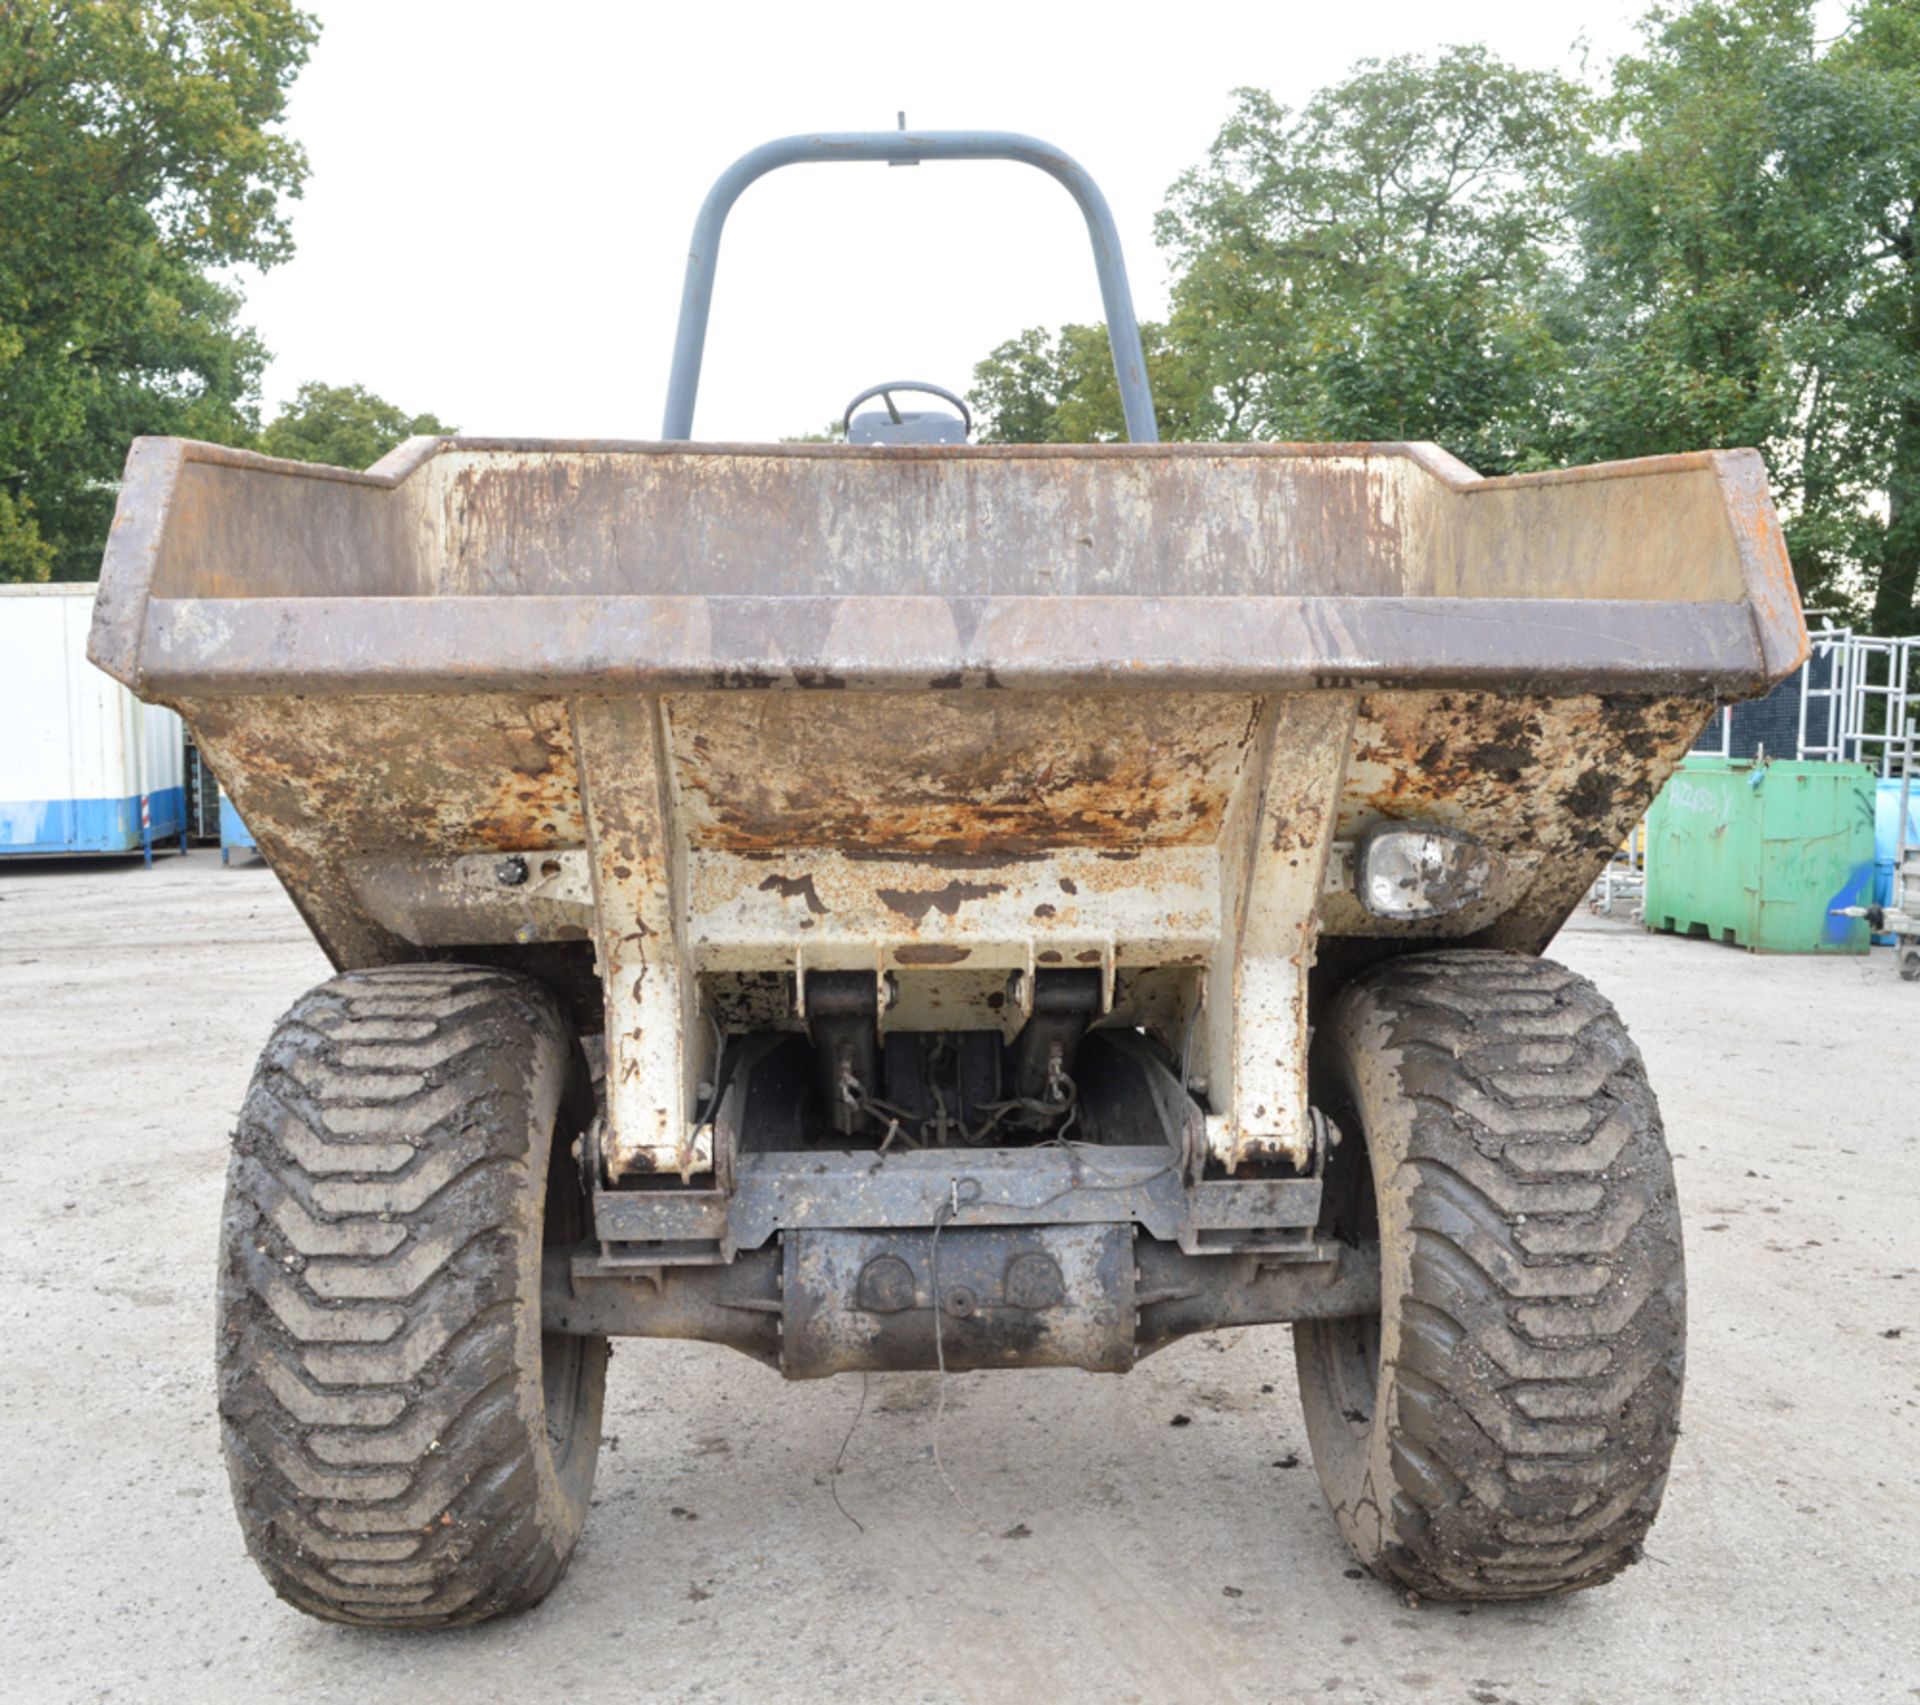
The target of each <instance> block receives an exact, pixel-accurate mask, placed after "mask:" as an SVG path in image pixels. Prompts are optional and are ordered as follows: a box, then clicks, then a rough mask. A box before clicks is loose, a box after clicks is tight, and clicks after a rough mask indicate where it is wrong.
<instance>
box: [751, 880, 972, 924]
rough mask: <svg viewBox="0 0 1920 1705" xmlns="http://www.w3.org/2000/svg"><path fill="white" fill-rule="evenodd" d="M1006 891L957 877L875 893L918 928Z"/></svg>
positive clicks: (890, 907)
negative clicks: (933, 916) (938, 884)
mask: <svg viewBox="0 0 1920 1705" xmlns="http://www.w3.org/2000/svg"><path fill="white" fill-rule="evenodd" d="M762 886H763V887H764V886H765V884H764V883H763V884H762ZM1006 891H1007V888H1006V884H1005V883H1004V882H962V881H960V880H959V879H958V878H957V877H956V878H955V879H954V880H953V881H952V882H949V883H948V884H947V885H946V887H944V888H913V889H909V888H877V889H875V890H874V892H875V893H876V894H877V895H878V896H879V898H880V903H881V904H882V905H884V906H885V907H886V908H887V910H888V911H891V912H898V913H899V914H900V915H901V916H902V917H903V918H911V919H912V920H913V921H914V922H915V923H917V924H922V923H925V922H926V921H927V914H928V913H929V912H939V913H941V914H943V915H944V916H946V917H949V918H950V917H953V916H954V915H955V914H956V913H958V911H959V910H960V908H961V907H962V906H963V905H965V904H966V903H967V901H969V900H985V899H987V898H989V897H990V896H991V895H994V894H1004V893H1005V892H1006Z"/></svg>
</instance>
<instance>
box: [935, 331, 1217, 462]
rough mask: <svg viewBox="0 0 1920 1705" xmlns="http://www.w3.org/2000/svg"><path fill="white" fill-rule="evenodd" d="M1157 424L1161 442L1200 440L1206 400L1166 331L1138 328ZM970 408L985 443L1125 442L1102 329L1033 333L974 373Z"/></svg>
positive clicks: (1186, 355)
mask: <svg viewBox="0 0 1920 1705" xmlns="http://www.w3.org/2000/svg"><path fill="white" fill-rule="evenodd" d="M1140 344H1141V348H1142V351H1143V352H1144V354H1145V357H1146V363H1147V382H1148V384H1149V386H1150V387H1151V388H1152V391H1153V411H1154V417H1155V421H1156V423H1157V425H1158V427H1159V430H1160V436H1161V437H1162V438H1163V439H1180V438H1204V437H1207V436H1209V433H1208V432H1207V431H1206V423H1207V422H1209V421H1210V419H1211V416H1212V408H1211V399H1210V398H1208V397H1207V396H1206V394H1205V389H1204V380H1203V378H1202V376H1201V374H1200V370H1199V369H1198V368H1197V367H1196V365H1195V363H1194V361H1193V359H1192V355H1191V352H1189V351H1187V350H1185V349H1183V348H1181V347H1179V346H1178V345H1177V344H1176V342H1175V341H1174V339H1173V338H1172V336H1171V335H1170V334H1169V332H1168V328H1167V327H1165V326H1162V325H1156V324H1153V323H1152V322H1148V323H1145V324H1143V325H1142V326H1141V327H1140ZM973 381H974V382H973V389H972V390H971V391H969V392H968V393H967V401H968V403H969V404H970V405H971V406H972V408H973V411H974V414H975V415H976V417H977V418H978V419H979V422H980V432H979V437H980V440H981V442H982V443H987V444H1102V443H1115V442H1122V441H1124V440H1125V438H1126V436H1127V426H1126V414H1125V411H1124V410H1123V409H1122V408H1121V406H1120V382H1119V379H1118V378H1117V377H1116V376H1115V374H1114V371H1113V351H1112V348H1111V346H1110V345H1109V344H1108V342H1107V328H1106V327H1105V326H1075V325H1070V326H1062V327H1061V328H1060V330H1059V331H1058V332H1057V333H1055V334H1051V335H1049V334H1048V333H1047V332H1046V331H1045V330H1044V329H1043V328H1041V327H1034V328H1032V329H1031V330H1028V331H1024V332H1022V333H1021V334H1020V335H1019V336H1018V337H1017V338H1012V339H1010V340H1009V341H1008V342H1006V343H1003V344H1001V345H1000V347H999V348H998V349H996V350H994V351H993V353H992V354H991V355H989V356H988V357H987V358H986V360H984V361H982V362H980V363H979V364H978V365H977V366H976V367H975V368H974V370H973Z"/></svg>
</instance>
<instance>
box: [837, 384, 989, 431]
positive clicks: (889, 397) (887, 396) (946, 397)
mask: <svg viewBox="0 0 1920 1705" xmlns="http://www.w3.org/2000/svg"><path fill="white" fill-rule="evenodd" d="M895 391H913V392H916V393H918V394H919V395H921V396H928V397H938V398H939V399H940V400H941V401H942V402H943V403H951V404H952V405H953V406H954V407H955V408H957V409H958V410H959V411H960V425H961V429H962V430H963V431H964V432H965V433H966V434H967V435H968V436H969V437H970V436H972V433H973V413H972V411H971V410H970V409H968V407H967V405H966V404H965V403H964V402H962V401H961V400H960V399H959V398H958V397H956V396H955V395H954V394H953V393H952V392H951V391H949V390H948V389H947V388H946V387H945V386H944V385H929V384H927V383H925V382H924V381H923V380H919V379H892V380H889V381H888V382H887V383H886V384H884V385H869V386H868V387H867V388H866V389H865V390H864V391H862V392H861V393H860V394H859V396H857V397H855V398H854V399H853V401H852V402H850V403H848V404H847V407H846V412H845V413H843V414H842V415H841V417H840V430H841V431H842V432H850V431H852V430H853V411H854V410H855V409H857V408H858V407H859V406H860V405H861V404H862V403H864V402H866V401H867V400H868V399H869V398H870V397H879V398H880V399H881V400H882V401H883V402H885V404H886V405H887V418H888V419H889V420H890V421H892V423H893V424H894V425H895V426H904V425H905V424H906V421H907V417H906V416H905V415H904V414H902V413H901V412H900V409H899V407H898V405H897V404H896V403H895V402H894V400H893V393H894V392H895Z"/></svg>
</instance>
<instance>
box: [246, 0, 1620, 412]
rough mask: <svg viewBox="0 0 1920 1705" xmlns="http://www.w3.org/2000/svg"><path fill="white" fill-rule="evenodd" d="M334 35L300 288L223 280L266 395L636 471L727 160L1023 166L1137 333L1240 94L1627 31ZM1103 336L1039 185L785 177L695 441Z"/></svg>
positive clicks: (321, 94) (1533, 59) (381, 28)
mask: <svg viewBox="0 0 1920 1705" xmlns="http://www.w3.org/2000/svg"><path fill="white" fill-rule="evenodd" d="M306 4H307V6H308V9H309V10H311V11H313V12H315V13H316V14H317V15H318V16H319V18H320V20H321V23H322V26H323V33H322V35H321V38H320V42H319V45H318V47H317V48H316V49H315V51H314V54H313V58H312V61H311V62H310V63H309V65H308V66H307V69H306V70H305V71H304V72H303V73H302V75H301V77H300V80H299V81H298V83H296V84H295V86H294V89H293V95H292V101H291V105H290V109H289V116H288V129H289V130H290V131H291V133H292V134H293V135H294V136H296V137H298V138H299V140H300V141H301V142H303V143H304V144H305V145H306V148H307V151H308V154H309V156H310V159H311V162H312V176H311V177H310V178H309V180H308V183H307V188H306V194H305V197H304V199H302V200H301V201H299V202H298V203H295V204H294V214H293V230H294V236H295V239H296V242H297V245H298V247H297V253H296V256H295V258H294V259H293V260H292V261H291V262H289V263H288V264H287V265H285V266H282V267H279V268H277V269H275V270H274V271H273V272H271V273H269V274H268V275H266V276H265V277H253V276H250V277H247V278H246V279H244V280H243V283H244V286H245V288H246V291H247V296H248V303H249V307H248V317H249V318H250V319H251V321H252V322H253V324H254V325H255V326H256V327H257V328H258V329H259V331H260V333H261V335H262V336H263V337H264V339H265V341H266V344H267V347H268V348H269V349H271V350H272V351H273V352H274V355H275V360H274V363H273V365H272V367H271V368H270V369H269V371H268V374H267V382H266V390H267V401H268V404H269V407H270V408H271V407H272V406H274V405H277V404H278V403H280V402H282V401H284V400H285V399H286V398H287V397H289V396H291V395H292V393H293V391H294V389H295V387H297V386H298V385H299V384H300V383H301V382H302V381H305V380H309V379H321V380H325V381H327V382H329V383H334V384H342V383H348V382H357V383H360V384H363V385H366V386H368V387H370V388H371V389H373V390H375V391H377V392H379V393H380V394H381V395H382V396H385V397H388V398H390V399H391V400H392V401H394V402H397V403H400V404H401V405H403V406H404V407H406V408H407V409H409V410H421V409H430V410H432V411H434V412H435V413H437V414H439V415H440V416H441V417H442V418H443V419H446V420H450V421H453V422H456V423H458V425H459V426H460V427H461V429H462V430H464V431H466V432H470V433H486V434H502V435H514V436H537V437H560V438H572V437H609V438H651V437H654V436H657V434H658V432H659V428H660V417H661V406H662V403H663V401H664V399H665V393H666V376H667V365H668V358H669V353H670V350H671V346H672V341H673V329H674V319H675V315H676V311H677V308H678V304H679V293H680V282H681V272H682V268H683V265H684V263H685V258H686V248H687V238H688V234H689V232H690V230H691V227H692V223H693V217H694V213H695V211H696V210H697V208H698V206H699V204H700V200H701V197H702V196H703V195H704V194H705V193H706V190H707V187H708V186H709V184H710V183H711V182H712V180H713V178H714V177H715V176H716V175H717V174H718V173H719V172H720V171H721V169H722V168H723V167H725V166H726V165H727V164H728V162H729V161H731V160H732V159H733V158H734V157H735V156H737V155H739V154H741V153H743V152H745V151H746V149H748V148H749V147H752V146H753V145H755V144H756V143H759V142H762V141H765V140H767V139H768V138H770V137H774V136H781V135H786V134H789V133H792V132H796V131H811V130H853V129H867V128H885V129H890V128H892V126H893V124H894V115H895V113H896V111H898V110H900V109H902V108H904V109H905V111H906V114H907V121H908V123H909V125H910V126H912V127H913V128H915V129H945V128H955V129H958V128H975V129H988V128H991V129H1003V130H1020V131H1027V132H1030V133H1032V134H1034V135H1037V136H1040V137H1043V138H1045V139H1046V140H1048V141H1050V142H1052V143H1055V144H1056V145H1058V146H1059V147H1061V148H1064V149H1065V150H1066V151H1067V152H1069V153H1071V154H1073V155H1074V156H1076V157H1077V158H1078V159H1079V161H1080V162H1081V164H1082V165H1084V166H1085V167H1086V168H1087V169H1088V170H1089V171H1090V172H1091V173H1092V174H1093V175H1094V177H1095V178H1096V179H1097V180H1098V181H1099V183H1100V184H1101V186H1102V187H1103V188H1104V189H1105V191H1106V194H1107V198H1108V200H1109V201H1110V202H1111V203H1112V205H1113V209H1114V214H1115V217H1116V218H1117V219H1118V221H1119V225H1120V232H1121V236H1122V238H1123V240H1124V242H1125V244H1126V249H1127V259H1128V261H1129V263H1130V266H1131V269H1132V275H1133V286H1134V293H1135V298H1136V300H1137V302H1138V303H1139V306H1140V311H1141V314H1142V316H1143V317H1153V316H1156V315H1158V314H1160V313H1161V312H1163V311H1164V307H1165V302H1166V284H1167V280H1166V273H1165V268H1164V266H1163V264H1162V261H1161V257H1160V255H1159V253H1158V251H1157V250H1156V249H1155V247H1154V245H1153V240H1152V221H1153V215H1154V212H1155V210H1156V209H1157V208H1158V207H1159V206H1160V204H1161V201H1162V199H1163V197H1164V196H1165V193H1166V190H1167V187H1168V186H1169V185H1170V184H1171V183H1172V182H1173V180H1174V179H1175V178H1176V177H1177V176H1178V175H1179V174H1180V172H1181V171H1182V170H1184V169H1185V168H1186V167H1187V166H1189V165H1192V164H1194V163H1195V162H1197V161H1198V160H1199V159H1200V158H1201V157H1202V155H1203V154H1204V152H1205V150H1206V147H1207V144H1208V142H1209V141H1210V140H1211V139H1212V137H1213V135H1214V133H1215V131H1216V130H1217V129H1218V128H1219V125H1220V123H1221V121H1222V119H1223V118H1224V117H1225V116H1226V113H1227V109H1228V102H1229V91H1230V90H1232V89H1233V88H1234V87H1236V86H1238V85H1242V84H1251V85H1254V86H1257V87H1261V88H1265V89H1269V90H1271V91H1273V93H1274V94H1275V95H1276V96H1278V97H1279V98H1280V99H1281V100H1283V101H1286V102H1288V103H1289V104H1296V103H1298V102H1299V101H1301V100H1302V99H1303V98H1305V97H1306V96H1307V95H1309V94H1310V93H1311V92H1312V91H1313V90H1314V89H1316V88H1318V87H1320V86H1322V85H1324V84H1326V83H1328V82H1330V81H1332V80H1334V79H1336V78H1338V77H1339V76H1340V75H1341V74H1342V73H1343V72H1344V71H1346V69H1347V68H1348V67H1349V66H1351V65H1352V63H1353V62H1354V61H1355V60H1357V59H1360V58H1362V57H1365V56H1367V55H1377V56H1382V57H1385V56H1388V55H1392V54H1396V53H1420V52H1429V51H1431V50H1433V49H1434V48H1436V47H1439V46H1442V45H1444V44H1447V43H1450V42H1460V41H1481V42H1484V43H1486V44H1487V45H1488V46H1489V47H1491V48H1492V49H1494V51H1496V52H1498V53H1500V54H1502V55H1503V56H1505V57H1507V58H1508V59H1511V60H1514V61H1516V62H1518V63H1520V64H1522V65H1527V66H1535V67H1558V68H1561V69H1564V70H1567V71H1570V72H1577V70H1578V60H1577V57H1576V48H1575V42H1576V38H1582V37H1583V38H1584V39H1585V41H1586V42H1587V43H1588V44H1590V48H1591V51H1592V56H1593V62H1594V63H1595V64H1596V65H1597V64H1601V63H1604V61H1605V60H1606V59H1607V58H1609V57H1611V56H1612V55H1613V54H1614V53H1616V52H1618V51H1619V50H1620V49H1621V48H1623V47H1625V46H1627V45H1629V44H1630V43H1631V41H1632V39H1633V22H1634V20H1635V19H1636V18H1637V17H1638V16H1639V15H1640V13H1641V12H1642V11H1643V9H1644V8H1643V6H1642V5H1641V4H1640V3H1639V0H1632V3H1625V4H1619V3H1615V0H1599V3H1595V4H1588V5H1580V4H1574V5H1554V4H1551V3H1546V4H1543V3H1541V0H1518V3H1508V0H1500V3H1496V4H1481V5H1475V4H1456V5H1450V6H1448V5H1435V4H1433V0H1368V3H1366V4H1346V5H1342V4H1328V3H1319V4H1313V5H1287V4H1272V3H1267V4H1250V5H1210V4H1206V3H1204V0H1200V3H1195V4H1187V5H1180V4H1167V3H1164V0H1162V3H1159V4H1154V5H1151V6H1145V5H1142V6H1124V5H1118V4H1111V3H1108V4H1059V3H1053V0H1027V3H1025V4H1015V5H1008V4H1002V3H1000V0H949V3H947V4H943V5H937V6H936V5H915V4H913V3H912V0H890V3H887V4H865V3H861V4H853V3H849V0H825V3H822V0H811V3H809V0H788V3H786V4H779V5H768V4H761V3H759V0H724V3H718V4H715V3H709V4H707V5H653V4H631V5H615V4H592V3H588V0H545V3H541V4H533V3H529V0H507V3H481V0H464V3H462V4H457V5H455V4H438V3H429V0H306ZM1099 317H1100V307H1099V296H1098V292H1097V290H1096V287H1095V281H1094V273H1093V265H1092V260H1091V258H1090V255H1089V252H1088V249H1087V243H1086V235H1085V227H1084V226H1083V225H1082V223H1081V221H1080V218H1079V215H1078V213H1077V212H1076V210H1075V208H1074V206H1073V203H1072V201H1071V200H1070V199H1069V198H1068V196H1067V195H1066V193H1065V191H1063V190H1062V189H1061V188H1060V187H1059V186H1058V185H1057V184H1055V183H1054V182H1053V181H1052V180H1051V179H1049V178H1046V177H1044V176H1043V175H1042V174H1040V173H1038V172H1036V171H1034V170H1032V169H1031V168H1030V167H1026V166H1019V165H1010V164H1001V163H997V162H994V163H987V162H953V163H948V164H929V165H925V166H921V167H919V168H917V169H915V170H913V171H898V170H889V169H888V168H886V167H885V166H879V165H873V166H867V165H815V166H793V167H788V168H787V169H785V170H784V171H781V172H778V173H776V174H774V175H773V176H771V177H769V178H765V179H763V180H761V182H760V183H758V184H757V185H755V186H754V187H753V188H751V189H749V190H748V191H747V192H746V194H745V195H744V196H742V197H741V199H740V201H739V203H738V205H737V206H736V207H735V209H734V212H733V216H732V218H731V219H730V220H729V222H728V225H727V232H726V242H725V246H724V248H723V250H722V253H721V257H720V266H719V274H718V287H717V290H716V292H715V299H714V311H713V321H712V326H711V329H710V333H709V340H708V350H707V363H706V371H705V375H704V378H703V384H702V391H701V396H700V406H699V412H698V416H697V418H696V422H695V432H696V435H697V436H699V437H702V438H741V439H767V438H777V437H779V436H781V435H783V434H788V433H796V432H804V431H810V430H814V429H817V428H819V427H820V426H822V425H823V424H824V423H825V422H826V421H827V420H828V419H829V418H831V417H833V416H836V415H837V414H838V413H839V411H840V408H841V405H842V404H843V403H844V402H845V401H846V400H847V399H848V398H849V397H850V396H852V394H853V393H854V392H855V391H857V390H859V389H861V388H862V387H864V386H865V385H867V384H869V383H872V382H875V381H877V380H881V379H898V378H925V379H931V380H934V381H936V382H938V383H942V384H945V385H947V386H949V387H950V388H952V389H954V390H958V391H964V390H965V389H966V387H967V385H968V383H969V380H970V377H971V372H972V367H973V363H974V362H975V361H977V360H978V359H979V358H980V357H981V356H982V355H984V354H985V353H986V352H987V351H988V350H989V349H991V348H992V347H993V346H994V345H995V344H997V343H999V342H1000V341H1002V340H1003V339H1005V338H1008V337H1011V336H1012V335H1014V334H1015V333H1017V332H1018V331H1020V330H1021V329H1022V328H1024V327H1026V326H1032V325H1057V324H1059V323H1060V322H1062V321H1065V320H1075V319H1077V320H1094V319H1098V318H1099Z"/></svg>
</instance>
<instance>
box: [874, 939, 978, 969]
mask: <svg viewBox="0 0 1920 1705" xmlns="http://www.w3.org/2000/svg"><path fill="white" fill-rule="evenodd" d="M972 954H973V949H972V948H970V947H954V946H952V945H950V944H949V943H947V942H944V941H909V942H907V943H905V944H904V945H903V946H900V947H896V948H895V949H894V950H893V957H894V958H895V959H896V960H897V961H898V962H899V963H900V964H902V965H958V964H959V963H960V961H961V960H963V959H967V958H971V957H972Z"/></svg>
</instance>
